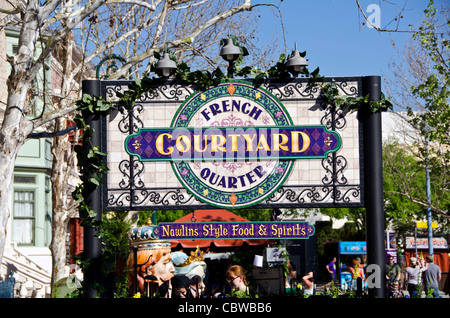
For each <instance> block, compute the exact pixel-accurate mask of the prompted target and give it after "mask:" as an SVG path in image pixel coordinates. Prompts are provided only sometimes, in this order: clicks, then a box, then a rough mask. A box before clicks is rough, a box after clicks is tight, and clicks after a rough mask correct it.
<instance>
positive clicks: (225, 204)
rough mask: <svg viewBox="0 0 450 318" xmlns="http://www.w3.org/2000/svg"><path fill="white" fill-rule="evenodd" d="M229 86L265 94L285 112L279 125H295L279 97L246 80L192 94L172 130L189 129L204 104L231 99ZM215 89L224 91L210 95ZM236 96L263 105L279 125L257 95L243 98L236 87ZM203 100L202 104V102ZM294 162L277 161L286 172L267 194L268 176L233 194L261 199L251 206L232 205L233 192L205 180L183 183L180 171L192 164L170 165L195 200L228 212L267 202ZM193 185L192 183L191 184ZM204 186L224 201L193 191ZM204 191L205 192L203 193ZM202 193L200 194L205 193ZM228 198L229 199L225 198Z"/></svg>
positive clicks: (175, 119) (225, 83)
mask: <svg viewBox="0 0 450 318" xmlns="http://www.w3.org/2000/svg"><path fill="white" fill-rule="evenodd" d="M229 84H233V85H235V84H236V86H238V87H242V86H244V87H245V91H247V92H248V91H254V92H255V94H256V92H258V91H259V92H261V93H263V94H261V96H264V97H267V98H268V99H270V101H272V102H274V103H275V104H276V106H277V107H278V109H279V110H281V111H282V113H283V118H284V120H283V123H284V125H283V123H281V124H279V123H277V126H280V127H281V126H291V125H293V121H292V118H291V117H290V115H289V113H288V111H287V110H286V108H285V107H284V105H283V104H282V103H281V102H280V101H279V100H278V98H276V97H275V96H274V95H273V94H271V93H270V92H268V91H267V90H265V89H264V88H261V87H259V88H255V87H254V86H253V85H252V84H250V83H248V82H245V81H239V80H233V81H225V82H222V83H221V84H219V85H218V86H215V87H212V88H210V89H208V90H206V91H196V92H194V93H192V94H191V95H190V96H189V97H188V98H186V100H185V101H184V102H183V103H182V104H181V105H180V107H179V108H178V109H177V112H176V113H175V115H174V117H173V119H172V123H171V127H172V128H177V127H187V126H186V125H183V123H186V124H187V123H189V122H190V120H191V119H192V116H193V115H194V114H195V113H196V111H198V109H200V108H201V107H202V106H204V105H205V104H207V103H209V102H210V101H212V100H214V99H217V98H220V97H225V96H230V94H229V92H228V91H227V87H228V86H229ZM215 90H222V91H221V92H219V94H218V95H217V94H211V92H212V91H215ZM202 94H204V95H205V100H201V95H202ZM235 94H236V95H237V96H241V97H243V98H248V99H251V100H252V101H254V102H255V103H257V104H258V105H260V106H262V107H263V108H264V109H265V110H266V111H267V112H268V113H269V114H271V115H272V119H273V120H274V121H275V122H277V119H276V118H275V114H273V110H272V112H271V111H270V110H268V109H267V108H266V107H264V106H265V105H264V104H262V103H261V101H259V100H255V99H256V98H255V96H249V95H243V94H241V93H240V92H238V89H237V88H236V91H235V92H234V93H233V95H235ZM200 100H201V101H200ZM264 100H266V99H263V100H262V101H264ZM192 102H194V103H195V105H193V106H194V107H192V108H188V109H186V105H187V104H190V103H192ZM185 111H188V113H187V115H189V117H188V116H186V117H187V119H186V120H182V119H181V118H180V117H181V116H182V115H186V114H184V112H185ZM293 164H294V162H293V161H292V160H278V167H281V168H283V170H284V172H283V175H282V176H281V177H279V178H278V179H277V181H276V182H274V184H272V185H271V186H270V189H268V190H267V191H266V188H265V187H264V185H266V187H267V183H268V182H269V181H268V179H270V177H267V179H265V180H264V181H263V182H262V183H260V184H258V185H257V186H255V187H253V188H250V189H247V190H244V191H238V192H234V193H235V195H236V196H239V195H242V194H243V193H244V194H245V196H250V197H256V196H257V197H258V198H257V199H255V200H252V201H248V203H242V204H240V205H238V206H236V205H232V203H231V202H230V201H229V196H230V195H231V193H233V192H225V191H221V190H217V189H214V188H211V187H209V186H207V185H206V184H204V183H203V181H201V180H200V179H198V178H195V179H196V180H197V182H194V184H189V183H187V181H186V180H184V178H183V177H182V176H181V172H180V171H179V170H185V169H180V167H183V168H186V167H187V168H189V169H187V170H188V173H189V170H191V167H190V166H189V163H186V162H177V163H175V162H171V166H172V170H173V171H174V173H175V176H176V177H177V179H178V181H179V182H180V183H181V184H182V185H183V186H184V188H185V189H186V190H187V191H188V192H189V193H191V194H192V195H193V196H194V197H196V198H197V199H198V200H200V201H201V202H204V203H206V204H209V205H211V206H214V207H220V208H227V209H241V208H247V207H250V206H253V205H255V204H257V203H259V202H261V201H263V200H264V199H266V198H267V197H269V196H270V195H272V194H273V193H274V192H276V191H277V190H278V189H279V188H280V187H281V186H282V185H283V184H284V182H285V181H286V179H287V177H288V176H289V175H290V173H291V170H292V167H293ZM276 168H277V167H275V168H274V169H276ZM191 183H192V182H191ZM199 184H200V185H203V187H202V189H204V190H206V189H208V192H211V193H208V196H213V197H223V198H224V199H225V200H223V201H212V202H210V200H208V198H207V197H205V196H203V195H202V194H201V193H198V192H196V191H201V190H194V189H193V188H192V186H193V185H196V186H198V185H199ZM259 188H263V190H264V194H262V195H261V194H259ZM204 190H203V191H204ZM203 191H201V192H203ZM225 197H226V198H225ZM236 203H237V202H236Z"/></svg>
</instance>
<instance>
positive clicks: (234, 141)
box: [228, 135, 241, 152]
mask: <svg viewBox="0 0 450 318" xmlns="http://www.w3.org/2000/svg"><path fill="white" fill-rule="evenodd" d="M240 136H241V135H228V137H231V151H234V152H236V151H238V149H237V137H240Z"/></svg>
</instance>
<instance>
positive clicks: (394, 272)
mask: <svg viewBox="0 0 450 318" xmlns="http://www.w3.org/2000/svg"><path fill="white" fill-rule="evenodd" d="M400 274H401V268H400V265H398V264H397V263H395V262H394V257H393V256H392V255H388V258H387V264H386V279H387V280H388V281H391V282H392V281H394V280H397V281H398V280H400Z"/></svg>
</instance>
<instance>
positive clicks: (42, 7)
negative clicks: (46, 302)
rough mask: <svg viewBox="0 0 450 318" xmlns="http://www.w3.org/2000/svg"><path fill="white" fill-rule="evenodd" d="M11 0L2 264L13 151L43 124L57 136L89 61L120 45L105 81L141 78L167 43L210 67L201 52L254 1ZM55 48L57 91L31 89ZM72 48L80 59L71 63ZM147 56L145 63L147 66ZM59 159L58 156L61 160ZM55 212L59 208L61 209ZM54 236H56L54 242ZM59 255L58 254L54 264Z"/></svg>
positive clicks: (1, 165)
mask: <svg viewBox="0 0 450 318" xmlns="http://www.w3.org/2000/svg"><path fill="white" fill-rule="evenodd" d="M8 3H9V5H8V6H5V7H4V8H1V9H0V13H3V14H6V15H8V16H10V17H11V19H5V20H4V21H8V22H7V23H5V25H4V26H11V25H13V26H15V27H17V28H19V29H20V36H19V45H18V53H17V54H14V55H12V56H8V57H7V60H8V62H9V64H10V65H11V73H10V75H9V77H8V81H7V87H8V97H7V103H6V110H5V113H4V117H3V120H2V122H1V126H0V262H1V258H2V256H3V251H4V245H5V239H6V225H7V222H8V219H9V217H10V213H11V211H10V207H11V185H12V176H13V171H14V165H15V162H16V158H17V154H18V151H19V150H20V148H21V146H22V145H23V144H24V143H25V142H26V140H27V139H28V138H29V137H30V136H31V135H32V133H33V132H35V131H36V130H38V129H42V130H44V131H46V130H47V129H48V127H54V128H53V129H51V130H53V132H54V133H58V130H59V129H65V128H67V126H65V121H64V120H63V118H64V116H68V115H70V114H71V113H72V112H74V111H75V110H76V107H77V106H76V104H75V103H74V101H75V100H77V99H78V98H80V96H79V93H80V89H79V88H80V83H81V80H82V79H84V78H85V76H86V72H87V70H89V69H90V68H91V69H92V65H93V64H92V63H95V62H96V61H97V62H98V61H99V60H100V59H101V57H103V56H105V55H108V54H111V53H112V52H115V50H116V49H117V50H118V49H119V48H120V50H122V51H121V52H126V54H124V56H125V58H126V63H124V64H123V65H122V66H121V67H120V68H118V69H117V70H116V72H115V73H114V74H111V76H110V78H121V77H124V76H130V74H133V76H138V75H139V74H142V72H145V71H146V70H148V69H149V67H148V65H150V64H151V63H152V62H153V57H154V53H155V52H162V51H163V50H164V49H167V48H168V49H173V50H175V51H176V55H177V56H178V57H179V58H184V57H189V54H190V55H191V56H192V57H195V58H197V59H198V61H199V58H202V59H203V60H205V61H207V63H208V64H214V63H216V62H217V61H213V60H212V59H210V58H208V57H206V56H205V54H206V52H207V48H211V47H212V46H211V45H212V44H214V42H215V41H216V43H217V42H218V37H219V35H221V36H222V37H225V36H226V35H227V34H225V33H226V32H227V31H229V30H231V31H234V30H241V29H240V28H241V27H243V26H245V20H244V19H242V21H239V18H238V13H241V12H246V11H250V10H252V9H253V8H255V7H256V6H258V5H252V3H251V1H250V0H243V1H207V0H205V1H198V0H167V1H162V0H158V1H156V0H155V1H151V2H147V1H140V0H93V1H88V2H84V1H77V0H74V1H68V2H67V1H61V0H55V1H38V0H30V1H27V2H8ZM202 8H203V9H202ZM116 12H117V13H116ZM138 17H139V19H138ZM241 18H242V16H241ZM244 18H245V17H244ZM233 19H234V20H233ZM230 21H231V22H232V21H235V22H236V21H237V22H236V23H237V24H236V23H234V24H233V25H234V26H236V27H235V28H231V29H227V28H226V26H227V24H226V22H230ZM248 21H249V20H247V22H248ZM254 21H255V20H254ZM105 24H106V25H107V27H106V26H105ZM249 24H250V25H251V23H249ZM125 25H126V27H124V26H125ZM141 35H142V36H141ZM74 42H76V44H77V45H75V43H74ZM58 46H60V47H59V48H60V49H61V48H62V50H61V51H60V52H62V53H61V54H62V55H61V60H62V61H66V62H68V63H67V64H66V65H64V66H63V68H64V72H63V76H62V79H61V90H60V92H59V93H58V94H53V93H54V92H52V91H50V90H48V89H44V91H42V92H36V91H33V89H34V87H33V83H34V82H35V79H36V77H37V75H38V73H39V72H40V71H41V70H42V69H43V67H44V65H45V62H46V61H47V60H48V58H49V57H50V55H51V54H53V53H54V52H56V51H57V50H58ZM74 51H76V52H77V53H79V57H80V58H79V59H78V60H77V61H76V63H71V62H72V61H74V60H73V55H72V54H73V52H74ZM117 53H118V52H117ZM214 56H217V53H216V54H214ZM146 60H149V61H148V64H147V66H145V67H144V66H143V65H144V63H145V61H146ZM37 93H39V94H37ZM30 96H44V99H43V101H44V107H43V109H42V112H41V113H40V114H39V115H38V116H36V117H27V116H26V115H25V110H26V109H27V107H29V105H30V104H31V103H32V101H31V100H30ZM49 96H52V97H54V99H51V100H52V101H53V102H50V101H49V99H48V97H49ZM69 118H70V117H69ZM58 121H59V123H58ZM63 142H64V141H63ZM57 144H58V142H55V145H57ZM54 153H55V154H56V152H54ZM60 155H61V153H60ZM61 158H62V157H61V156H59V158H55V160H59V161H61ZM60 163H61V162H60ZM61 168H62V166H60V167H55V170H54V171H55V175H54V176H53V177H52V179H53V180H54V181H55V182H56V180H57V179H58V178H62V175H58V173H57V170H59V171H62V170H64V169H61ZM60 180H61V179H60ZM57 191H59V192H61V191H60V190H57ZM56 205H58V204H57V203H56ZM56 212H57V213H64V209H62V210H61V211H56ZM54 220H55V218H54ZM61 220H62V221H61V222H59V223H64V218H61ZM57 239H58V238H57V237H55V238H54V239H53V240H54V242H56V241H57ZM53 252H55V251H53ZM61 259H63V258H61V257H59V260H58V261H57V262H59V261H61ZM55 261H56V260H55Z"/></svg>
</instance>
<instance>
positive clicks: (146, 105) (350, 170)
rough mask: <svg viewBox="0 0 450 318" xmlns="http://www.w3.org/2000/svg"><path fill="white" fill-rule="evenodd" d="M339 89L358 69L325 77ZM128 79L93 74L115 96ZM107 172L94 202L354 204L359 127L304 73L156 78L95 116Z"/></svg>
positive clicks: (352, 92) (354, 87)
mask: <svg viewBox="0 0 450 318" xmlns="http://www.w3.org/2000/svg"><path fill="white" fill-rule="evenodd" d="M325 81H334V82H335V83H336V86H337V88H338V89H339V92H340V95H342V96H349V97H357V96H360V95H361V87H362V85H361V79H360V78H359V77H354V78H353V77H352V78H339V77H336V78H326V79H325ZM133 85H134V82H133V81H100V94H101V96H103V97H104V98H105V99H106V100H112V101H114V100H117V96H116V93H117V92H121V93H123V92H124V91H126V90H128V89H129V88H132V87H133ZM102 121H103V122H102V127H105V130H104V134H103V135H102V136H103V137H102V144H101V150H102V152H105V153H108V156H107V165H108V167H109V169H110V170H109V172H108V175H107V177H106V178H105V179H104V182H103V183H102V189H103V190H102V193H103V199H102V204H103V207H102V208H103V210H105V211H112V210H127V211H131V210H136V211H142V210H164V209H204V208H211V206H215V207H219V208H225V209H234V208H245V207H250V206H251V207H253V208H257V209H261V208H264V209H265V208H300V207H302V208H316V207H320V208H321V207H361V206H363V199H364V187H363V186H362V184H361V181H362V178H361V173H362V171H364V170H363V163H364V160H363V153H362V148H361V147H360V145H361V142H362V139H361V134H362V129H361V125H360V123H359V120H358V118H357V115H356V113H346V112H345V110H343V109H336V108H335V107H332V106H331V105H329V104H328V103H326V101H325V100H324V99H322V96H321V95H320V90H319V89H316V88H309V87H308V79H307V78H296V79H290V80H287V81H285V80H280V81H277V80H270V81H267V82H264V83H262V84H261V86H260V87H258V88H256V87H255V86H254V84H253V81H251V80H249V81H245V80H239V81H233V82H231V83H230V82H227V83H222V84H220V85H218V86H216V87H212V88H210V89H208V90H206V91H198V88H197V87H195V86H191V85H186V84H184V83H182V82H178V81H176V80H168V81H165V80H161V82H160V83H155V86H154V87H153V90H152V91H150V92H147V93H145V94H143V95H142V97H141V98H139V99H138V100H136V101H135V105H134V106H133V107H132V108H131V109H129V110H126V109H124V108H121V107H120V106H119V107H117V108H116V110H115V111H112V112H111V113H109V114H108V116H106V117H105V118H104V119H102Z"/></svg>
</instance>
